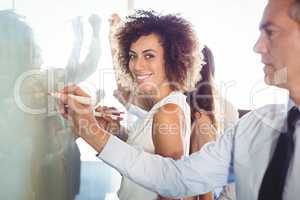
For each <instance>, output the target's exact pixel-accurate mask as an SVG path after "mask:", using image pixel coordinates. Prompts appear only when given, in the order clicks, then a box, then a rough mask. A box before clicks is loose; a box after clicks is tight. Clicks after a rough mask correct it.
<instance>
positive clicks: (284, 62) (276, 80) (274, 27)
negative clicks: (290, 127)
mask: <svg viewBox="0 0 300 200" xmlns="http://www.w3.org/2000/svg"><path fill="white" fill-rule="evenodd" d="M299 4H300V1H299V0H269V3H268V5H267V7H266V8H265V11H264V14H263V18H262V21H261V24H260V31H261V34H260V37H259V39H258V41H257V43H256V45H255V47H254V49H255V51H256V52H257V53H259V54H261V58H262V62H263V63H264V64H265V68H264V71H265V82H266V83H267V84H269V85H275V86H278V87H281V88H286V89H288V90H289V91H290V92H295V91H296V90H300V6H299Z"/></svg>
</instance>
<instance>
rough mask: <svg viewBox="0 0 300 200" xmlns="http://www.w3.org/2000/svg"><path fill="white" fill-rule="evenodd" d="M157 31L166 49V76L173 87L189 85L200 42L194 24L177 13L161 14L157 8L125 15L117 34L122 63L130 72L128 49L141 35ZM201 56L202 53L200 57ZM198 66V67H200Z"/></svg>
mask: <svg viewBox="0 0 300 200" xmlns="http://www.w3.org/2000/svg"><path fill="white" fill-rule="evenodd" d="M152 33H154V34H157V35H158V36H159V38H160V42H161V44H162V47H163V49H164V60H165V68H166V69H165V70H166V75H167V78H168V80H169V82H171V83H176V84H177V86H176V85H174V84H171V87H172V88H173V89H183V90H185V88H187V82H188V81H189V80H187V79H188V78H190V77H189V74H188V72H189V70H191V68H192V67H194V65H195V62H196V60H197V58H196V57H197V56H195V51H196V50H197V48H198V41H197V38H196V36H195V33H194V31H193V28H192V25H191V24H190V23H189V22H188V21H186V20H185V19H183V18H182V17H179V16H176V15H170V14H169V15H161V14H158V13H156V12H154V11H143V10H138V11H136V12H135V14H133V15H130V16H128V17H127V18H126V22H125V24H124V26H123V27H122V28H121V29H120V31H119V32H118V33H117V35H116V37H117V39H118V42H119V48H120V53H119V63H120V65H121V67H122V68H123V70H124V71H125V72H126V73H129V74H130V72H129V66H128V65H129V54H128V53H129V50H130V46H131V44H132V43H133V42H135V41H137V40H138V39H139V38H140V37H141V36H147V35H149V34H152ZM198 57H199V56H198ZM197 67H198V68H199V66H197Z"/></svg>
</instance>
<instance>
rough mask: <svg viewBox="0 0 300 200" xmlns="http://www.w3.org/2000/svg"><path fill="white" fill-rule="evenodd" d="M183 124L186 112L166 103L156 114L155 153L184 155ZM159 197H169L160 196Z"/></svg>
mask: <svg viewBox="0 0 300 200" xmlns="http://www.w3.org/2000/svg"><path fill="white" fill-rule="evenodd" d="M182 126H185V124H184V114H183V112H182V110H181V109H180V108H179V107H178V106H177V105H176V104H166V105H164V106H163V107H162V108H161V109H160V110H159V111H158V112H157V113H156V114H155V115H154V118H153V125H152V137H153V143H154V147H155V154H159V155H162V156H164V157H170V158H173V159H175V160H178V159H180V158H181V157H182V156H183V155H184V144H183V141H182V133H181V131H182V130H183V127H182ZM159 199H160V200H167V199H169V198H164V197H159Z"/></svg>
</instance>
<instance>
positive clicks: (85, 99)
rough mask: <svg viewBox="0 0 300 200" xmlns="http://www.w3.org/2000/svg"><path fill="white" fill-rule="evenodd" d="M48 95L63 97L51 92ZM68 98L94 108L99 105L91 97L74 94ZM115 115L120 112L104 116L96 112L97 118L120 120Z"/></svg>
mask: <svg viewBox="0 0 300 200" xmlns="http://www.w3.org/2000/svg"><path fill="white" fill-rule="evenodd" d="M48 94H49V95H50V96H52V97H54V98H56V99H60V98H61V96H62V94H61V93H51V92H49V93H48ZM68 97H70V98H73V99H74V100H76V101H78V102H79V103H81V104H84V105H92V106H94V105H97V102H96V101H95V100H94V101H93V99H91V98H90V97H83V96H76V95H73V94H68ZM114 114H120V112H113V113H111V114H103V113H100V112H94V115H95V117H104V116H107V117H110V118H112V119H113V120H118V119H119V116H118V115H114Z"/></svg>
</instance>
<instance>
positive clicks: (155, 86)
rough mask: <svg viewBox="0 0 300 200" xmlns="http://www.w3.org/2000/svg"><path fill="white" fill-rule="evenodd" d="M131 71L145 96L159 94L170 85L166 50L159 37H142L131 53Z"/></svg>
mask: <svg viewBox="0 0 300 200" xmlns="http://www.w3.org/2000/svg"><path fill="white" fill-rule="evenodd" d="M129 70H130V72H131V74H132V76H133V78H134V81H135V82H136V83H137V85H138V91H139V92H140V93H144V94H157V92H160V88H161V86H162V85H163V84H166V83H168V79H167V76H166V71H165V60H164V49H163V47H162V45H161V42H160V38H159V36H158V35H156V34H154V33H152V34H149V35H146V36H141V37H140V38H138V40H137V41H135V42H133V43H132V44H131V46H130V51H129Z"/></svg>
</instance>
